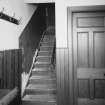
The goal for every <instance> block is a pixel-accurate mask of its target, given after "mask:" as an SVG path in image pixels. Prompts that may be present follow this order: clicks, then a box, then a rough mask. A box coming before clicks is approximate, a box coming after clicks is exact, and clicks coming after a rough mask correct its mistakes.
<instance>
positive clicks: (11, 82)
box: [0, 49, 22, 89]
mask: <svg viewBox="0 0 105 105" xmlns="http://www.w3.org/2000/svg"><path fill="white" fill-rule="evenodd" d="M21 72H22V53H21V50H20V49H15V50H5V51H1V52H0V88H1V89H13V88H15V87H19V88H20V87H21Z"/></svg>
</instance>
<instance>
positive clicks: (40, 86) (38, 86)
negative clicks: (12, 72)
mask: <svg viewBox="0 0 105 105" xmlns="http://www.w3.org/2000/svg"><path fill="white" fill-rule="evenodd" d="M26 89H38V90H56V84H49V85H48V84H29V85H28V86H27V87H26Z"/></svg>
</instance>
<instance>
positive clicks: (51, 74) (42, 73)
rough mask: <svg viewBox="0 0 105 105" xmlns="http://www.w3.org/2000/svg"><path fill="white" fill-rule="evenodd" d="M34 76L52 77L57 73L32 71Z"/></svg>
mask: <svg viewBox="0 0 105 105" xmlns="http://www.w3.org/2000/svg"><path fill="white" fill-rule="evenodd" d="M34 75H44V76H45V75H50V76H55V75H56V74H55V72H53V71H35V70H32V76H34Z"/></svg>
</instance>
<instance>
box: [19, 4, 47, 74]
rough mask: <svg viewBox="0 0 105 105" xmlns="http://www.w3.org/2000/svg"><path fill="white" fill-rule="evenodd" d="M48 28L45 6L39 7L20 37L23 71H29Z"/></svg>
mask: <svg viewBox="0 0 105 105" xmlns="http://www.w3.org/2000/svg"><path fill="white" fill-rule="evenodd" d="M45 28H46V16H45V8H44V7H40V6H39V7H38V8H37V10H36V11H35V13H34V15H33V16H32V18H31V20H30V21H29V23H28V25H27V26H26V28H25V29H24V31H23V32H22V34H21V36H20V38H19V47H20V48H22V50H23V71H24V72H27V73H28V72H29V70H30V67H31V64H32V58H33V54H34V51H35V50H36V48H37V47H38V44H39V41H40V38H41V36H42V33H43V31H44V30H45Z"/></svg>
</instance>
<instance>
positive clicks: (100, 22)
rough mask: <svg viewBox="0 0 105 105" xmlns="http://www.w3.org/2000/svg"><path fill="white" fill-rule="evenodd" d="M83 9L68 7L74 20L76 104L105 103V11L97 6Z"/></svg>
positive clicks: (74, 100) (74, 97)
mask: <svg viewBox="0 0 105 105" xmlns="http://www.w3.org/2000/svg"><path fill="white" fill-rule="evenodd" d="M84 8H85V7H84ZM100 8H101V9H102V7H100ZM82 9H83V8H80V11H81V12H80V11H79V9H77V11H76V9H74V11H73V9H71V12H70V11H69V14H71V19H72V20H73V21H72V22H71V26H73V28H72V29H71V33H72V37H71V39H72V55H73V56H72V57H73V62H72V64H73V69H72V72H73V78H72V79H73V80H72V81H73V83H72V85H73V89H70V90H73V93H72V94H73V105H104V104H105V24H104V23H105V12H104V11H103V10H100V9H99V10H97V8H96V7H91V8H89V11H88V8H85V9H83V11H82ZM69 22H70V21H69ZM69 24H70V23H69ZM69 28H70V27H69Z"/></svg>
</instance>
